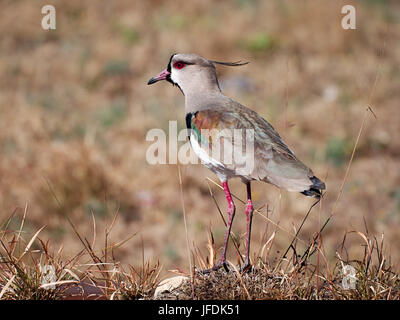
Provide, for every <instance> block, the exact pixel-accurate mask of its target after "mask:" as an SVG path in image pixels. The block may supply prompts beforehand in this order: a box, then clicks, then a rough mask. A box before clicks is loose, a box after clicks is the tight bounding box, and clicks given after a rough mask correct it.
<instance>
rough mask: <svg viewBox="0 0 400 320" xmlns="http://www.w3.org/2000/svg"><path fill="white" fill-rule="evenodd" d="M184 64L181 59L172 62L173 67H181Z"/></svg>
mask: <svg viewBox="0 0 400 320" xmlns="http://www.w3.org/2000/svg"><path fill="white" fill-rule="evenodd" d="M184 66H185V64H184V63H183V62H182V61H178V62H175V63H174V68H175V69H182V68H183V67H184Z"/></svg>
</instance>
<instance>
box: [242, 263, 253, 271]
mask: <svg viewBox="0 0 400 320" xmlns="http://www.w3.org/2000/svg"><path fill="white" fill-rule="evenodd" d="M252 269H253V266H252V265H251V264H250V263H247V264H245V265H244V266H242V267H241V268H240V273H247V272H250V271H251V270H252Z"/></svg>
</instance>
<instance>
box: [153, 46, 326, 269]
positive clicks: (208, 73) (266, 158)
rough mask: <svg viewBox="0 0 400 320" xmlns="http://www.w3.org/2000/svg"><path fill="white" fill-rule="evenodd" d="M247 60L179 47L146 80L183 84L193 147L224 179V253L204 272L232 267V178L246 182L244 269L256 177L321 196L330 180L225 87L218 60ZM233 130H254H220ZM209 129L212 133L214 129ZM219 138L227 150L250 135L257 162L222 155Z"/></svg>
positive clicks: (231, 64)
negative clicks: (217, 147) (225, 133)
mask: <svg viewBox="0 0 400 320" xmlns="http://www.w3.org/2000/svg"><path fill="white" fill-rule="evenodd" d="M247 63H248V62H241V61H236V62H223V61H215V60H209V59H206V58H204V57H202V56H200V55H198V54H194V53H176V54H173V55H172V56H171V57H170V59H169V62H168V65H167V68H166V69H165V70H163V71H162V72H160V73H159V74H158V75H156V76H155V77H152V78H151V79H150V80H149V81H148V83H147V84H148V85H151V84H154V83H156V82H159V81H161V80H166V81H168V82H170V83H171V84H172V85H174V86H177V87H178V88H179V89H180V91H181V92H182V93H183V95H184V98H185V112H186V117H185V120H186V125H187V129H188V130H189V132H190V133H189V141H190V144H191V147H192V149H193V151H194V153H195V154H196V155H197V156H198V158H199V159H200V160H201V162H202V164H204V165H205V166H206V167H207V168H208V169H210V170H211V171H212V172H214V173H215V174H216V175H217V177H218V178H219V180H220V181H221V183H222V187H223V190H224V193H225V197H226V201H227V214H228V221H227V226H226V232H225V237H224V242H223V246H222V254H221V257H220V259H219V260H218V262H217V263H216V264H215V266H214V267H212V268H210V269H206V270H203V271H204V272H212V271H216V270H218V269H220V268H221V267H224V268H225V269H226V270H228V267H227V259H226V252H227V248H228V241H229V236H230V233H231V227H232V223H233V219H234V217H235V212H236V207H235V203H234V201H233V199H232V194H231V192H230V190H229V186H228V180H230V179H232V178H240V179H241V181H242V182H243V183H244V184H245V185H246V192H247V204H246V208H245V215H246V245H245V259H244V265H243V267H242V268H241V269H242V270H249V269H251V267H252V266H251V262H250V238H251V225H252V218H253V211H254V206H253V202H252V196H251V182H252V181H263V182H266V183H269V184H272V185H275V186H276V187H278V188H281V189H284V190H287V191H290V192H300V193H302V194H303V195H305V196H310V197H315V198H318V199H320V198H321V196H322V194H323V191H324V190H325V189H326V187H325V183H324V182H323V181H321V180H320V179H319V178H317V177H316V176H315V175H314V173H313V171H312V170H311V169H310V168H309V167H307V166H306V165H305V164H303V162H301V161H300V160H299V159H298V158H297V157H296V156H295V154H294V153H293V152H292V151H291V150H290V149H289V147H288V146H287V145H286V144H285V143H284V142H283V140H282V138H281V137H280V135H279V134H278V132H277V131H275V129H274V128H273V127H272V125H271V124H270V123H269V122H268V121H267V120H265V119H264V118H262V117H261V116H260V115H259V114H257V113H256V112H255V111H253V110H252V109H250V108H248V107H246V106H244V105H242V104H240V103H239V102H236V101H234V100H233V99H231V98H229V97H228V96H226V95H225V94H224V93H223V92H222V91H221V88H220V85H219V82H218V78H217V72H216V65H222V66H229V67H237V66H243V65H245V64H247ZM232 130H233V131H234V130H242V131H243V130H246V132H250V134H249V135H248V136H249V137H252V139H250V140H249V139H247V138H248V136H247V133H246V134H243V137H239V138H238V139H236V136H233V139H232V138H231V139H228V137H227V136H221V135H220V132H221V131H228V132H232ZM249 130H250V131H249ZM203 132H206V133H207V134H203ZM210 132H213V133H211V134H210ZM244 136H246V137H244ZM246 139H247V140H246ZM215 141H216V144H215V145H218V143H220V144H221V145H223V146H224V150H228V149H229V147H230V149H232V148H234V147H236V146H238V145H239V147H238V149H237V150H239V151H243V149H244V148H245V147H247V146H246V143H247V142H248V141H251V142H252V149H253V151H252V157H253V164H252V165H249V166H248V167H247V170H243V168H244V165H243V161H242V162H240V161H237V160H236V157H233V158H234V159H229V157H228V159H225V158H223V159H222V158H221V157H217V156H218V155H219V154H218V152H215V153H212V152H211V149H212V147H214V142H215ZM240 142H242V143H244V145H242V149H240ZM234 150H235V149H234ZM220 151H221V150H220ZM234 152H235V151H234ZM225 160H226V161H225Z"/></svg>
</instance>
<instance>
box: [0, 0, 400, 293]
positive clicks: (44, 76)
mask: <svg viewBox="0 0 400 320" xmlns="http://www.w3.org/2000/svg"><path fill="white" fill-rule="evenodd" d="M349 3H352V4H354V5H355V7H356V10H357V30H354V31H345V30H343V29H342V28H341V27H340V19H341V17H342V15H341V14H340V9H341V7H342V5H344V4H349ZM45 4H47V2H46V1H41V0H40V1H28V0H26V1H2V2H1V3H0V9H1V11H2V12H5V14H4V17H3V19H1V21H0V31H1V32H2V35H3V36H2V39H1V41H0V52H1V59H0V75H1V76H0V87H1V94H0V150H1V157H0V221H3V222H4V223H3V224H2V229H1V230H0V232H1V239H2V250H3V251H2V259H6V260H5V261H7V263H1V264H0V268H1V270H2V271H1V272H0V277H1V286H3V288H4V286H7V284H8V283H9V281H10V284H9V286H12V284H13V283H15V284H17V283H18V287H20V288H22V289H21V291H20V292H21V293H19V294H20V295H21V296H20V298H21V299H22V298H24V297H31V298H34V297H35V295H38V296H37V297H45V296H46V295H50V294H51V292H50V291H43V290H40V291H41V293H40V294H39V291H38V290H36V289H37V288H39V287H40V279H41V271H40V268H39V267H38V266H39V264H40V263H44V262H45V261H47V260H48V261H51V263H52V264H54V267H55V271H56V275H57V280H58V281H64V280H68V281H69V280H74V279H75V278H74V277H73V276H72V275H71V274H70V273H68V272H67V271H65V270H66V269H68V270H71V271H72V272H73V273H74V274H76V275H78V277H79V279H80V281H83V283H85V285H86V284H88V283H90V282H91V281H93V282H96V283H97V286H100V289H99V290H100V291H96V293H95V294H94V295H97V297H99V296H103V297H108V298H110V297H111V295H112V294H113V293H114V292H117V293H115V295H114V297H117V296H118V297H119V296H126V297H130V298H134V297H143V298H148V297H149V296H151V292H152V290H153V289H154V286H155V283H156V282H157V281H158V277H165V276H167V275H169V273H168V270H171V269H182V270H189V269H190V263H196V265H198V266H201V264H210V263H211V264H212V263H213V261H208V260H207V259H211V256H212V255H211V256H210V254H204V253H201V252H203V251H204V250H205V248H207V245H208V244H209V243H208V242H207V241H208V240H207V238H208V234H209V230H210V227H211V230H212V234H213V237H214V241H215V248H214V249H213V250H214V251H215V252H217V253H218V252H219V246H220V245H221V243H222V239H223V234H224V224H223V222H222V220H221V218H220V216H219V214H218V210H220V212H221V213H222V214H224V212H225V202H224V195H223V193H222V192H220V190H219V188H218V186H216V185H215V184H212V183H210V180H208V179H205V177H212V174H211V173H210V172H209V171H207V169H205V168H202V167H201V166H194V165H191V166H186V167H184V168H183V167H182V168H181V179H180V178H179V176H178V170H177V168H176V166H174V165H159V166H152V165H149V164H148V163H147V162H146V160H145V152H146V149H147V147H148V146H149V143H148V142H146V141H145V136H146V132H147V131H148V130H149V129H152V128H155V127H158V128H163V129H167V124H168V120H178V121H179V126H180V127H182V128H183V127H184V115H183V99H182V97H181V94H180V93H179V91H178V90H176V89H175V88H174V89H173V88H171V87H170V86H169V85H167V84H157V85H156V86H154V87H147V86H146V82H147V80H148V79H149V78H150V77H151V76H153V75H154V74H155V73H157V72H159V71H160V70H161V69H162V68H164V67H165V65H166V63H167V60H168V57H169V56H170V54H171V53H173V52H196V53H199V54H202V55H204V56H206V57H209V58H212V59H215V60H231V61H232V60H239V59H241V60H246V61H250V62H251V63H250V64H249V65H248V66H246V67H243V68H236V69H232V68H231V69H230V68H218V72H219V75H220V79H221V81H220V82H221V85H222V87H223V89H224V91H225V92H226V93H227V94H228V95H230V96H231V97H233V98H234V99H236V100H238V101H240V102H242V103H243V104H245V105H248V106H249V107H251V108H253V109H254V110H256V111H257V112H259V113H260V114H261V115H262V116H264V117H265V118H266V119H268V120H269V121H270V122H271V123H272V124H273V126H274V127H275V128H276V129H277V130H278V131H279V132H280V133H281V135H282V136H283V138H284V140H285V141H286V142H287V143H288V145H289V146H290V147H291V148H292V149H293V150H294V151H295V153H296V154H297V155H298V156H299V158H300V159H302V160H303V161H304V162H305V163H306V164H308V165H309V166H310V167H312V168H313V170H314V172H315V174H316V175H317V176H319V177H321V178H322V179H324V180H326V183H327V186H328V191H327V193H326V195H325V197H324V199H323V202H322V204H321V206H319V205H318V206H317V207H318V208H317V207H315V208H314V209H313V211H312V212H311V213H310V215H309V217H308V218H307V220H306V221H305V222H304V225H303V226H302V228H301V230H300V232H298V231H299V230H298V228H299V226H300V225H301V223H302V221H303V218H304V215H305V213H306V212H307V211H308V209H309V207H310V206H311V204H312V200H311V199H307V198H305V197H303V196H302V195H297V194H292V193H286V192H280V191H279V190H277V189H275V188H274V187H271V186H269V185H266V184H261V183H255V184H254V187H253V193H254V194H253V198H254V199H255V204H256V205H255V206H256V207H257V208H258V213H259V214H256V215H255V218H254V228H253V237H252V238H253V239H252V244H253V246H252V256H253V261H258V258H260V259H261V261H262V265H260V266H259V269H257V270H260V272H264V273H265V274H269V272H272V273H273V274H274V275H276V272H278V270H280V268H281V265H279V267H278V268H277V266H278V262H279V261H281V260H280V259H281V258H282V255H283V253H284V252H285V250H286V249H287V248H288V246H289V244H290V243H291V241H292V239H294V236H295V235H296V233H298V234H297V237H296V239H295V242H294V243H293V247H295V248H296V250H297V251H298V252H299V253H300V254H301V255H302V254H303V253H304V252H305V251H306V249H307V247H308V245H309V244H310V243H313V242H314V239H315V237H316V236H319V233H318V231H319V230H320V228H321V226H323V224H324V222H325V221H326V220H327V219H328V218H329V217H330V216H331V212H332V210H333V208H335V209H334V212H335V214H334V215H333V216H332V218H331V219H330V220H329V223H328V224H327V225H326V228H325V229H324V230H323V233H322V240H323V247H324V252H323V253H322V252H321V251H320V250H317V251H316V252H315V254H313V256H312V259H315V261H314V260H312V263H313V265H315V266H318V268H321V270H319V269H318V272H317V271H315V272H316V273H317V274H321V275H323V276H324V277H326V276H327V274H329V275H330V276H331V277H332V278H331V280H332V279H335V277H336V276H338V274H339V273H335V272H336V271H333V270H337V269H338V268H336V269H335V267H330V270H331V271H330V272H329V273H324V272H325V270H324V268H326V266H327V265H328V266H338V267H340V265H339V263H340V262H338V260H337V259H338V256H337V252H339V253H340V255H341V257H342V259H344V258H343V257H344V256H345V257H346V259H345V260H346V261H350V263H351V261H352V260H354V261H355V260H358V261H363V259H364V255H365V252H364V250H360V248H361V247H360V245H361V243H360V239H361V238H360V237H358V236H354V234H349V233H348V232H349V231H350V230H366V228H365V226H366V227H367V230H368V234H367V232H366V231H364V232H363V234H365V237H366V238H367V239H371V241H372V240H373V239H374V238H375V237H377V238H378V239H380V237H381V234H384V236H385V243H386V248H387V251H388V252H387V253H385V256H386V257H389V256H390V257H391V259H392V262H391V263H390V264H389V265H388V266H390V267H391V268H392V269H393V270H392V271H393V272H394V274H396V272H397V273H398V266H399V262H400V260H399V259H400V247H399V245H398V244H399V243H400V237H399V233H398V228H399V223H400V219H399V213H400V189H399V185H400V171H399V170H398V168H399V167H400V154H399V151H398V150H399V148H400V136H399V132H400V131H399V121H398V119H399V117H400V109H399V108H398V101H399V99H400V96H399V94H400V93H399V90H398V88H399V85H400V76H399V75H400V69H399V66H400V54H399V52H400V51H399V50H400V41H399V40H400V28H399V22H400V6H399V3H398V1H373V0H368V1H367V0H365V1H330V2H329V3H327V2H326V1H322V0H316V1H315V0H310V1H301V2H299V1H295V0H292V1H288V0H287V1H278V0H277V1H252V0H241V1H234V2H228V1H218V3H214V2H211V1H209V0H203V1H190V3H189V2H187V1H174V2H167V1H140V2H139V1H135V2H134V3H132V1H129V0H119V1H108V2H97V1H85V2H82V1H77V0H70V1H67V2H66V1H61V0H60V1H53V4H54V5H55V7H56V9H57V30H55V31H46V32H45V31H43V30H42V29H41V28H40V21H41V18H42V15H41V13H40V8H41V6H42V5H45ZM210 8H212V10H211V9H210ZM221 21H224V27H221ZM225 26H229V28H227V27H225ZM205 34H207V35H208V36H207V37H205V36H204V35H205ZM367 106H371V107H372V109H373V111H374V113H375V114H376V116H377V119H375V118H374V117H370V116H369V118H368V119H367V121H366V124H365V128H364V130H363V133H362V135H361V137H360V139H359V141H358V146H357V150H356V152H355V154H354V157H353V161H352V167H351V170H350V171H349V172H348V173H347V174H346V168H347V164H348V163H349V159H350V158H351V157H352V150H353V149H354V145H355V142H356V140H357V136H358V132H359V128H360V125H361V121H362V117H363V115H364V110H365V109H366V107H367ZM345 175H346V176H347V179H346V184H345V185H344V186H342V183H343V181H344V180H343V177H344V176H345ZM180 186H181V188H182V189H181V190H182V195H180V192H179V187H180ZM230 188H231V190H232V191H233V193H235V194H236V195H237V196H238V198H242V196H243V195H244V192H245V188H244V187H243V185H242V184H241V183H240V182H239V181H232V183H231V187H230ZM210 191H211V193H212V197H210ZM339 192H340V193H341V197H340V201H337V199H338V194H339ZM182 200H184V206H185V209H186V210H185V219H186V222H187V223H186V224H185V223H184V221H183V209H182ZM215 203H217V206H215ZM26 204H27V207H26ZM241 210H242V211H243V212H244V208H243V207H242V206H241V204H240V202H239V201H237V214H236V218H235V222H234V226H233V237H234V238H235V245H230V248H229V252H228V257H229V259H230V260H231V261H235V264H236V263H237V262H239V261H241V256H240V255H239V254H238V250H239V251H243V249H242V243H243V238H244V235H243V231H244V230H245V219H244V215H243V216H241V215H240V211H241ZM116 212H118V219H115V217H116V215H115V213H116ZM26 213H28V215H27V217H28V218H27V219H25V218H24V217H25V214H26ZM9 217H11V218H10V219H9ZM68 219H69V220H68ZM22 221H24V223H22ZM69 221H70V222H72V224H73V225H74V227H75V230H74V229H73V228H72V227H71V224H70V223H69ZM44 225H45V228H44V229H42V230H41V231H40V233H39V234H38V235H37V237H36V238H34V241H33V242H32V244H31V245H32V247H31V248H30V250H29V251H28V253H29V254H25V255H24V256H23V257H22V258H21V259H20V261H18V259H19V257H20V256H21V255H22V253H23V252H24V249H25V247H26V246H27V245H28V244H29V242H30V239H32V237H34V235H35V234H36V232H37V231H38V230H40V229H41V228H42V227H43V226H44ZM185 225H187V228H186V229H185ZM21 226H22V227H21ZM111 226H112V227H111ZM134 234H135V235H136V236H134V237H132V238H130V236H131V235H134ZM186 234H187V236H188V238H187V237H186ZM343 234H348V235H349V237H348V238H347V240H346V244H347V245H346V248H347V253H346V252H343V253H341V251H340V248H341V245H342V244H341V240H342V239H341V235H343ZM77 235H80V236H79V237H78V236H77ZM89 235H90V236H91V237H89ZM128 238H130V240H129V242H127V243H126V244H125V243H124V241H125V240H127V239H128ZM110 239H112V241H111V240H110ZM268 240H270V241H269V242H268ZM41 241H42V242H43V243H42V242H41ZM362 241H364V240H362ZM373 242H374V241H373ZM49 243H51V247H52V248H60V249H57V250H56V251H55V253H54V254H53V253H52V251H51V249H50V245H49ZM187 243H189V247H190V248H189V249H190V252H191V254H193V255H194V256H195V257H196V259H192V260H190V257H188V245H187ZM315 243H316V244H318V246H320V245H322V241H319V242H315ZM371 245H372V244H371ZM318 248H319V247H318ZM11 249H12V250H11ZM10 250H11V251H10ZM32 250H34V251H33V252H31V251H32ZM35 250H37V251H35ZM207 250H211V249H210V248H209V247H208V249H207ZM278 251H279V252H278ZM31 253H32V255H31ZM289 253H290V254H292V253H293V252H292V249H290V250H289ZM71 257H74V258H71ZM325 259H326V262H325ZM386 259H388V258H386ZM158 260H159V261H160V262H161V263H162V265H163V266H164V267H163V268H159V267H157V264H156V266H153V264H148V265H146V261H158ZM78 261H79V262H78ZM317 262H318V263H317ZM282 263H283V262H281V263H280V264H282ZM387 263H388V262H387ZM87 264H90V265H87ZM93 264H94V265H93ZM129 265H131V266H132V267H129ZM373 265H374V266H376V268H377V269H376V270H379V265H378V262H374V264H373ZM133 266H134V267H133ZM363 266H364V267H365V265H360V266H358V265H356V264H355V265H354V267H356V269H357V272H361V273H360V275H361V274H362V271H359V270H363V268H364V267H363ZM73 267H76V268H77V269H76V270H75V269H74V268H73ZM286 267H287V266H285V269H284V271H285V272H284V274H285V275H286V274H289V275H290V276H293V277H294V278H295V276H294V275H298V274H297V273H293V272H294V271H293V270H291V269H290V268H289V267H287V268H288V269H286ZM270 268H272V269H273V271H271V269H270ZM387 268H389V267H387ZM16 270H20V271H19V273H16ZM113 270H117V271H116V272H113ZM160 270H161V271H160ZM261 270H262V271H261ZM159 271H160V274H159V275H158V272H159ZM274 272H275V273H274ZM279 272H280V271H279ZM326 272H328V271H326ZM371 272H372V271H371V270H370V269H369V271H368V272H367V273H366V274H368V276H366V277H367V278H368V279H370V280H368V281H372V279H375V278H374V277H375V276H374V275H372V273H371ZM380 272H381V273H379V275H380V276H382V271H380ZM147 274H149V277H145V276H144V275H147ZM388 274H390V273H385V276H388ZM14 275H15V276H16V277H15V278H14V279H13V280H12V281H11V279H12V277H13V276H14ZM157 275H158V277H157ZM234 276H235V274H234V273H232V274H230V275H229V277H234ZM290 276H288V277H289V278H290ZM285 277H286V276H285ZM24 279H25V281H24ZM90 279H91V280H90ZM308 279H310V281H311V280H312V281H314V280H315V286H316V287H318V286H320V285H321V283H324V282H323V281H325V280H323V278H321V280H316V279H314V278H312V279H311V278H310V277H305V279H303V280H304V281H306V282H307V281H308ZM317 279H318V278H317ZM75 280H77V279H75ZM300 280H301V279H300ZM300 280H299V281H300ZM14 281H17V282H14ZM291 281H292V280H291ZM332 281H333V280H332ZM379 281H381V280H379ZM379 281H378V282H379ZM385 281H386V280H382V285H383V287H384V288H390V285H389V282H385ZM317 282H318V283H317ZM365 283H368V285H369V284H370V283H369V282H365ZM136 284H137V285H136ZM67 285H68V286H76V287H77V284H65V285H64V286H60V287H57V288H58V289H57V290H61V291H63V290H64V288H65V286H67ZM271 285H272V284H271ZM324 285H325V284H323V286H324ZM124 286H126V288H131V289H132V291H130V290H128V291H129V292H131V293H127V291H126V290H127V289H126V288H125V289H123V288H124ZM289 287H290V286H289ZM133 288H135V289H133ZM366 288H367V287H366ZM368 288H369V286H368ZM374 288H375V287H374ZM14 289H15V290H17V287H15V288H14ZM375 289H376V288H375ZM74 290H75V289H74ZM76 290H78V289H76ZM79 290H81V291H82V290H89V291H90V289H88V288H86V287H84V288H83V289H79ZM79 290H78V291H79ZM285 290H286V289H285ZM288 290H289V289H288ZM321 290H322V289H321ZM368 290H369V289H368ZM368 290H367V291H368ZM377 290H378V289H377ZM389 291H390V290H389ZM394 291H396V290H395V289H393V292H394ZM14 292H16V291H14ZM23 292H26V295H25V294H23ZM28 292H30V293H29V294H28ZM79 292H80V291H79ZM90 292H91V291H90ZM124 292H125V293H124ZM377 292H379V290H378V291H377ZM309 294H311V293H304V294H303V295H299V297H306V296H308V297H310V295H309ZM349 294H350V293H349ZM384 294H386V292H384V293H383V294H382V295H379V297H380V298H383V297H384ZM59 295H61V292H59V293H56V294H55V295H54V296H53V298H54V297H55V296H59ZM17 296H18V295H14V296H12V293H11V292H10V291H8V290H7V291H4V293H3V298H6V297H7V298H10V299H11V298H16V297H17ZM367 296H369V297H373V295H371V292H369V293H368V294H367V293H365V295H363V296H362V297H367ZM49 297H50V296H49ZM114 297H113V298H114ZM282 297H283V296H282ZM293 297H294V296H293ZM321 297H322V296H321ZM330 297H333V296H332V295H331V296H330ZM335 297H336V296H335ZM345 297H347V296H345ZM360 297H361V296H360ZM393 297H396V295H395V294H393ZM397 297H398V296H397Z"/></svg>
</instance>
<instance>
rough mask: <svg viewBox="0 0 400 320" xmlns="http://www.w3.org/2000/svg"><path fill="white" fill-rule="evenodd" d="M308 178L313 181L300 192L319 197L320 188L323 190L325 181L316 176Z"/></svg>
mask: <svg viewBox="0 0 400 320" xmlns="http://www.w3.org/2000/svg"><path fill="white" fill-rule="evenodd" d="M310 180H311V182H312V183H313V184H312V186H311V187H310V189H308V190H304V191H303V192H301V193H302V194H304V195H306V196H309V197H315V198H320V197H321V196H322V190H325V183H323V182H322V181H321V180H319V179H318V178H317V177H316V176H313V177H311V178H310Z"/></svg>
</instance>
